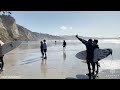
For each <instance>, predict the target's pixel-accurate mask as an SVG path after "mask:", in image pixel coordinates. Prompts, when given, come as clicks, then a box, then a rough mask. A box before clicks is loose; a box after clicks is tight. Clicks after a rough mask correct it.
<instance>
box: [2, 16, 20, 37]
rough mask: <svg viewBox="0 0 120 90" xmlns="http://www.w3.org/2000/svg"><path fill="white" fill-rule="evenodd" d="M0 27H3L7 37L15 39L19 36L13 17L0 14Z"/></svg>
mask: <svg viewBox="0 0 120 90" xmlns="http://www.w3.org/2000/svg"><path fill="white" fill-rule="evenodd" d="M0 19H1V23H2V24H1V28H4V30H6V31H7V32H8V34H9V36H8V37H10V38H13V39H16V38H18V37H19V31H18V28H17V26H16V21H15V19H14V18H13V17H11V16H7V15H1V16H0Z"/></svg>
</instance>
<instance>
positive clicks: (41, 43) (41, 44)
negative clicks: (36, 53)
mask: <svg viewBox="0 0 120 90" xmlns="http://www.w3.org/2000/svg"><path fill="white" fill-rule="evenodd" d="M40 49H41V54H42V56H41V58H44V51H43V42H42V41H41V42H40Z"/></svg>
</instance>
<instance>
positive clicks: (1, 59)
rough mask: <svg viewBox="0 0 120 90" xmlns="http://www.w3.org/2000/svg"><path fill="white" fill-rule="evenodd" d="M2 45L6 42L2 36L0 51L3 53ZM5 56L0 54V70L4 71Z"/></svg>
mask: <svg viewBox="0 0 120 90" xmlns="http://www.w3.org/2000/svg"><path fill="white" fill-rule="evenodd" d="M2 45H4V43H3V42H2V40H1V38H0V52H1V53H2ZM3 57H4V55H2V56H0V62H1V66H0V68H1V69H0V70H1V71H3V67H4V61H3Z"/></svg>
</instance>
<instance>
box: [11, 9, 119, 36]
mask: <svg viewBox="0 0 120 90" xmlns="http://www.w3.org/2000/svg"><path fill="white" fill-rule="evenodd" d="M12 16H13V17H14V18H15V19H16V23H17V24H20V25H22V26H24V27H25V28H28V29H29V30H31V31H33V32H38V33H39V32H41V33H48V34H52V35H76V34H78V35H80V36H90V37H91V36H92V37H118V36H120V11H12Z"/></svg>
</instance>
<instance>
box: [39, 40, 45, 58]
mask: <svg viewBox="0 0 120 90" xmlns="http://www.w3.org/2000/svg"><path fill="white" fill-rule="evenodd" d="M40 49H41V54H42V56H41V58H43V59H46V58H47V54H46V52H47V44H46V40H43V41H41V44H40Z"/></svg>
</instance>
